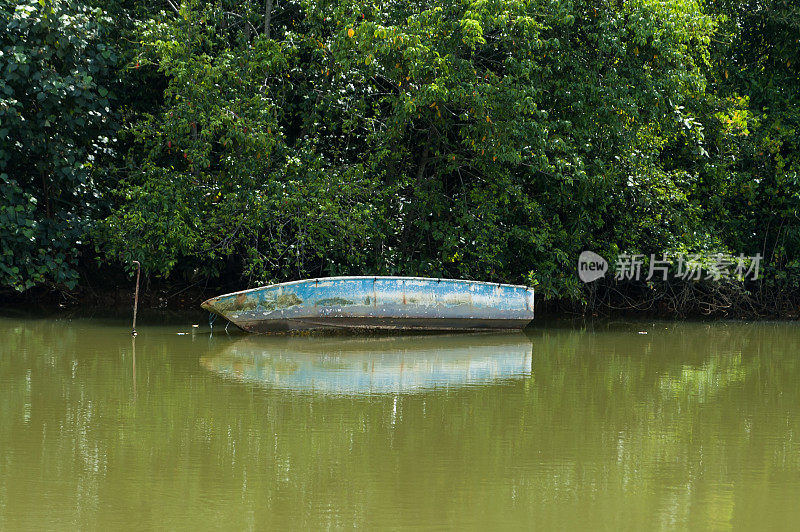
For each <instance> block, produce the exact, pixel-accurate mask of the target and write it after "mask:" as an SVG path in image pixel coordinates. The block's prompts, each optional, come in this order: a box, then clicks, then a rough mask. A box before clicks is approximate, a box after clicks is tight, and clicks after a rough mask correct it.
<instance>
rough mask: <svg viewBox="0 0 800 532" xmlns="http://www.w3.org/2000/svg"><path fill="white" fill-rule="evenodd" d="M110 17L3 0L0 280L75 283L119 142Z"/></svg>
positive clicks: (73, 5)
mask: <svg viewBox="0 0 800 532" xmlns="http://www.w3.org/2000/svg"><path fill="white" fill-rule="evenodd" d="M108 24H109V20H108V18H107V17H105V16H104V14H103V12H102V11H101V10H99V9H96V8H90V7H88V6H86V5H84V4H82V3H81V2H77V1H68V2H65V1H50V0H48V1H44V0H41V1H38V2H37V1H33V0H27V1H21V2H18V1H15V2H10V1H8V0H2V2H0V35H1V37H0V39H2V41H1V42H2V45H0V46H2V48H1V49H0V72H2V76H0V275H1V276H2V277H0V279H2V282H1V283H0V285H4V286H10V287H14V288H16V289H18V290H24V289H27V288H30V287H32V286H34V285H35V284H37V283H44V282H48V283H56V284H61V285H65V286H67V287H73V286H75V284H76V282H77V278H78V274H77V272H76V271H75V269H74V266H75V262H76V259H77V254H78V247H79V245H80V241H81V239H82V238H83V235H84V234H85V232H86V231H87V229H88V228H89V226H90V225H91V220H92V214H93V213H94V212H96V210H95V209H94V208H93V207H94V206H96V205H95V204H96V203H97V201H98V198H99V193H98V184H97V181H96V178H97V174H96V172H95V168H94V166H95V164H96V162H97V161H98V159H100V158H102V157H103V153H104V152H106V151H107V150H109V149H110V143H111V142H112V141H113V138H110V137H111V135H112V134H113V129H112V127H111V125H110V117H111V109H110V105H111V104H110V102H109V92H108V88H107V86H106V85H105V83H106V81H107V80H108V78H109V76H111V75H113V72H112V70H113V66H114V65H115V62H116V53H115V51H114V47H115V45H114V44H113V42H111V36H110V35H108V31H107V30H108V28H109V26H108Z"/></svg>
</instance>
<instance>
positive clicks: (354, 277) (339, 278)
mask: <svg viewBox="0 0 800 532" xmlns="http://www.w3.org/2000/svg"><path fill="white" fill-rule="evenodd" d="M358 279H374V280H378V279H394V280H403V281H437V282H441V281H449V282H455V283H472V284H481V285H489V286H503V287H506V288H524V289H525V290H526V291H530V290H533V289H534V288H533V287H532V286H526V285H522V284H505V283H493V282H490V281H473V280H471V279H448V278H444V277H404V276H394V275H340V276H335V277H313V278H311V279H299V280H297V281H286V282H285V283H276V284H269V285H264V286H257V287H255V288H248V289H247V290H239V291H238V292H229V293H227V294H221V295H218V296H214V297H211V298H208V299H206V300H205V301H203V303H201V305H200V306H201V307H203V308H205V307H206V304H209V306H210V303H209V302H210V301H212V300H218V299H221V298H223V297H228V296H236V295H240V294H247V293H250V292H255V291H258V290H264V289H267V288H277V287H284V286H290V285H295V284H300V283H310V282H312V281H316V282H319V281H344V280H358Z"/></svg>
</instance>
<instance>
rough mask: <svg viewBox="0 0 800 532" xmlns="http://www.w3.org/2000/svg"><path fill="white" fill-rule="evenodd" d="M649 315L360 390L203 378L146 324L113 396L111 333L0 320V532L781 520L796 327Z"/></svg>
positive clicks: (126, 355) (119, 355)
mask: <svg viewBox="0 0 800 532" xmlns="http://www.w3.org/2000/svg"><path fill="white" fill-rule="evenodd" d="M661 327H662V328H661V329H659V328H658V326H657V325H656V326H651V327H647V331H648V333H649V334H647V335H639V334H637V331H638V330H640V329H641V328H642V326H632V327H628V326H619V327H610V328H605V329H597V328H596V329H595V330H594V331H588V330H583V331H581V330H554V329H548V330H545V331H534V332H533V333H532V334H531V341H532V342H533V360H532V375H531V377H530V378H527V379H524V380H522V381H519V382H503V383H500V384H494V385H482V386H472V387H467V388H459V389H449V390H439V391H435V392H427V393H421V394H412V395H402V396H392V395H387V396H370V397H364V396H349V397H346V396H320V395H314V394H302V393H301V394H297V393H294V394H290V393H281V392H276V391H272V390H269V389H264V388H263V387H259V386H256V385H251V384H247V383H239V382H233V381H227V380H224V379H219V378H218V377H216V376H214V375H213V374H212V373H210V372H208V371H207V370H205V369H203V368H202V367H201V366H200V364H199V360H200V358H201V357H204V356H211V355H214V354H215V353H217V352H218V351H219V350H220V349H223V348H224V347H225V342H228V340H227V339H225V338H220V339H216V338H215V339H214V340H213V342H212V343H211V344H209V342H208V340H207V337H204V336H198V337H196V338H194V339H192V337H188V336H187V337H177V336H175V335H174V333H170V334H168V333H163V334H162V333H160V332H159V331H149V332H146V333H144V334H142V335H140V336H139V338H138V339H137V340H136V342H137V344H136V349H137V353H136V354H137V359H136V374H137V395H136V397H135V399H134V395H133V386H132V360H131V357H130V355H131V352H130V348H131V343H130V337H129V336H128V331H123V330H122V329H119V330H116V329H111V328H108V329H101V328H93V327H91V326H90V325H89V324H85V325H82V324H80V323H78V324H75V323H73V324H53V323H49V322H26V323H24V324H20V323H8V322H0V335H2V337H3V339H4V341H3V342H0V380H1V381H2V388H1V389H0V464H6V465H4V466H3V474H2V475H0V498H2V501H0V523H3V522H5V523H6V524H10V523H12V524H13V522H14V521H13V519H17V521H16V522H17V523H20V524H26V523H27V524H42V522H41V521H38V522H35V523H34V522H33V521H25V519H26V517H24V515H25V511H26V510H27V512H28V514H27V515H28V517H27V519H31V517H30V516H33V515H41V508H39V507H38V506H39V505H38V504H36V505H34V503H33V502H31V501H35V500H61V501H63V505H62V506H61V507H59V508H58V512H56V513H50V521H49V523H50V524H51V525H54V524H59V523H61V524H63V523H65V522H69V523H75V524H76V525H79V526H92V527H97V526H109V525H113V524H118V523H119V522H120V519H121V516H129V514H128V513H126V512H131V511H132V510H131V509H139V510H141V509H143V508H146V511H138V512H136V514H137V515H136V520H135V522H137V523H141V525H142V526H143V527H147V526H148V525H149V526H163V525H164V524H165V523H177V522H178V521H177V520H176V519H177V517H176V516H177V515H178V514H180V515H181V518H182V519H183V520H182V521H181V524H182V525H186V526H194V525H197V526H203V527H208V526H214V525H218V526H219V525H224V526H226V527H231V526H233V527H244V526H248V523H251V522H255V523H258V524H259V526H269V525H275V526H281V525H285V524H286V523H287V522H288V520H289V519H290V518H292V519H294V521H293V522H294V523H295V524H296V525H300V526H303V525H306V526H319V525H321V524H323V521H322V517H321V516H322V515H325V516H326V517H325V519H327V521H324V523H325V524H328V525H331V526H349V525H353V524H360V525H372V526H378V525H391V526H402V525H403V524H409V523H412V522H417V521H418V520H419V519H427V520H428V522H430V523H432V524H437V523H452V524H456V525H458V524H470V523H471V524H473V525H475V524H478V525H480V524H487V525H488V524H489V523H496V524H503V523H506V524H511V523H518V522H520V520H524V522H526V523H530V524H538V525H540V526H542V527H548V526H553V527H555V526H562V527H569V526H570V525H574V526H581V527H582V528H586V527H592V526H602V527H605V528H616V527H618V526H628V527H634V528H640V527H644V526H652V525H658V524H662V525H669V523H671V522H674V523H675V524H676V525H677V526H682V525H686V524H690V525H691V524H698V525H703V526H714V524H715V523H716V524H720V523H722V524H723V525H724V524H725V523H727V522H730V521H731V520H732V521H733V522H734V523H737V524H741V525H748V524H749V525H757V524H759V521H757V520H758V519H766V520H767V522H773V523H774V522H776V521H775V520H778V523H779V524H780V520H781V519H788V518H789V517H793V518H797V517H800V516H798V514H797V512H798V510H797V509H796V508H795V507H794V506H793V505H785V504H783V505H782V504H781V502H782V501H785V500H786V497H787V496H792V495H794V496H800V490H799V489H798V481H797V478H798V472H800V462H798V460H800V458H798V457H800V453H798V451H800V449H798V444H797V439H796V434H798V433H799V430H798V429H800V422H798V420H799V419H800V417H799V416H798V408H799V407H798V405H800V391H798V387H797V385H796V382H797V379H798V377H800V370H799V368H798V362H797V355H796V353H798V352H800V349H798V347H800V346H798V344H800V334H798V330H797V329H796V328H795V327H793V326H792V325H786V324H756V325H738V324H713V325H698V324H677V325H674V324H665V325H662V326H661ZM663 327H668V328H669V330H664V329H663ZM26 408H27V409H28V411H29V413H30V415H29V417H28V418H27V419H26V415H25V412H26ZM21 457H24V459H22V458H21ZM34 470H35V471H36V475H38V476H39V477H40V478H44V479H48V480H50V482H46V483H41V482H39V483H34V484H32V483H31V482H30V478H29V477H30V473H31V471H34ZM34 491H35V492H36V494H34ZM155 501H157V502H155ZM187 507H191V508H192V510H193V511H192V512H191V514H190V515H187V512H186V511H185V510H186V508H187ZM398 508H402V509H403V511H398ZM322 509H327V510H326V511H323V510H322ZM3 516H5V517H3ZM14 516H15V517H14ZM12 518H13V519H12ZM9 519H12V520H11V521H10V520H9ZM482 519H483V520H484V521H482ZM770 520H771V521H770Z"/></svg>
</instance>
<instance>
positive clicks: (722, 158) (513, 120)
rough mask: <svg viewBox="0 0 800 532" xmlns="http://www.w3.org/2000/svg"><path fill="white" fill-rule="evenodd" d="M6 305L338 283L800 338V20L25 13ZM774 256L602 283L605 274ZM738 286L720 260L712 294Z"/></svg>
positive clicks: (710, 10) (151, 7) (152, 300)
mask: <svg viewBox="0 0 800 532" xmlns="http://www.w3.org/2000/svg"><path fill="white" fill-rule="evenodd" d="M0 30H1V31H0V52H2V53H0V306H3V307H8V308H12V307H14V306H15V305H29V304H45V305H55V306H62V305H63V306H65V307H70V308H72V307H77V306H81V305H83V306H95V307H98V308H104V307H112V306H114V307H116V306H119V307H125V306H126V305H128V301H130V298H131V294H132V291H133V281H132V277H131V275H130V274H131V273H132V271H133V269H132V266H131V264H132V261H134V260H136V261H139V262H141V264H142V273H143V281H142V301H141V304H142V306H143V307H144V308H196V307H199V303H200V302H201V301H202V300H203V299H205V298H207V297H212V296H214V295H218V294H220V293H225V292H231V291H235V290H241V289H245V288H250V287H254V286H259V285H264V284H272V283H277V282H283V281H288V280H296V279H302V278H310V277H325V276H333V275H370V274H375V275H413V276H422V277H448V278H463V279H476V280H483V281H495V282H504V283H511V284H525V285H528V286H532V287H534V288H535V290H536V294H537V295H536V299H537V310H538V312H540V314H542V315H560V314H565V315H586V316H593V315H599V316H606V315H621V314H622V315H642V316H659V317H702V316H710V317H729V318H783V319H796V318H797V316H798V309H799V308H800V140H798V139H800V41H798V39H797V35H800V5H798V3H797V1H796V0H790V1H784V0H757V1H756V0H625V1H616V0H610V1H609V0H603V1H600V0H592V1H590V0H554V1H547V2H544V1H539V0H513V1H512V0H466V1H459V2H452V1H447V2H444V3H442V2H425V1H423V2H417V3H412V4H409V3H407V2H394V1H392V0H384V1H352V0H348V1H332V0H287V1H286V2H281V3H280V4H278V3H275V2H272V1H271V0H266V1H251V0H245V1H234V0H217V1H215V2H212V3H208V2H199V1H194V0H190V1H183V2H179V1H177V0H175V1H172V0H170V1H167V2H162V1H158V2H153V1H150V0H111V1H105V2H98V1H96V0H41V1H40V0H15V1H14V2H11V1H10V0H0ZM587 250H589V251H593V252H595V253H597V254H598V255H599V256H601V257H605V259H606V260H608V261H609V262H612V263H613V258H614V257H618V256H620V255H628V256H630V255H641V256H643V257H645V259H644V262H643V264H642V269H643V271H646V270H647V268H648V267H649V261H648V259H647V258H646V257H652V256H655V257H667V256H668V257H676V256H701V257H706V258H708V257H715V256H721V255H724V256H729V257H737V256H747V257H755V256H759V257H761V258H762V261H761V265H760V266H761V268H760V273H759V278H758V279H757V280H747V281H738V280H735V279H719V280H716V281H715V280H713V279H706V278H705V277H706V276H705V275H703V276H701V277H702V279H701V280H698V281H687V280H681V279H679V278H676V277H675V273H676V272H674V271H673V270H670V273H671V274H672V276H671V278H670V279H669V280H667V281H657V282H649V281H644V280H641V281H636V280H626V281H617V280H615V279H614V272H613V271H610V272H607V274H606V276H605V277H604V278H603V279H600V280H598V281H595V282H593V283H583V282H581V280H580V279H579V277H578V272H577V268H576V264H577V260H578V257H579V255H581V253H582V252H584V251H587ZM712 267H713V265H712V264H710V263H707V264H706V265H705V266H704V268H705V271H706V272H709V271H711V268H712Z"/></svg>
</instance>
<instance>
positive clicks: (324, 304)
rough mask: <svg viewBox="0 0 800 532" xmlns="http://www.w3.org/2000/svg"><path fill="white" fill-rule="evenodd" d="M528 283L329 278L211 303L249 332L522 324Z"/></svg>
mask: <svg viewBox="0 0 800 532" xmlns="http://www.w3.org/2000/svg"><path fill="white" fill-rule="evenodd" d="M533 297H534V293H533V289H532V288H529V287H526V286H518V285H507V284H499V283H486V282H480V281H466V280H458V279H434V278H425V277H380V276H374V277H327V278H321V279H306V280H302V281H292V282H289V283H281V284H276V285H270V286H264V287H260V288H254V289H251V290H245V291H242V292H234V293H231V294H225V295H222V296H219V297H215V298H212V299H209V300H208V301H205V302H204V303H203V305H202V306H203V308H205V309H207V310H209V311H211V312H214V313H217V314H220V315H222V316H224V317H225V318H226V319H228V320H230V321H231V322H233V323H235V324H236V325H238V326H239V327H241V328H242V329H244V330H247V331H251V332H275V331H289V330H310V329H331V328H367V329H412V330H454V329H455V330H483V329H520V328H523V327H525V325H527V324H528V323H529V322H530V321H531V320H532V319H533Z"/></svg>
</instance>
